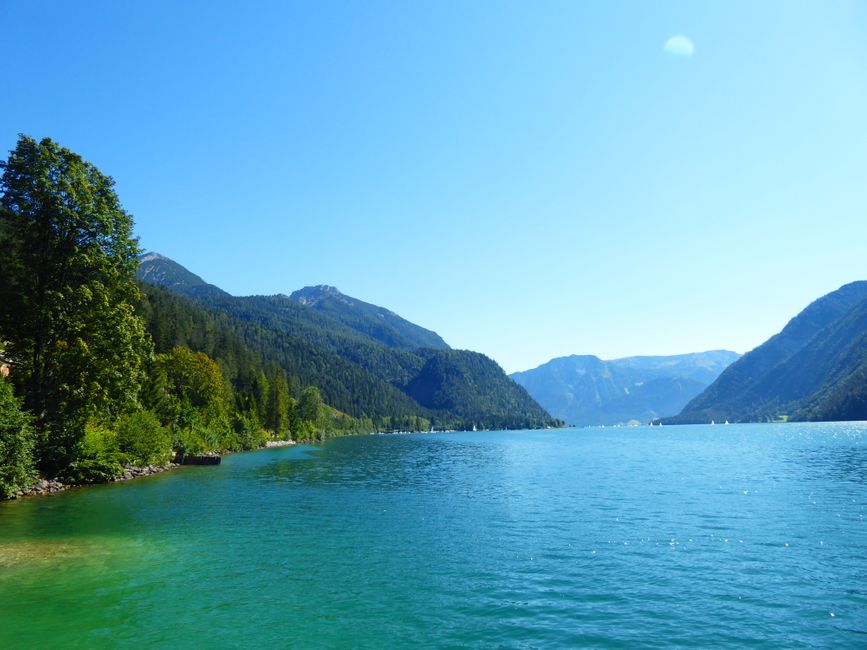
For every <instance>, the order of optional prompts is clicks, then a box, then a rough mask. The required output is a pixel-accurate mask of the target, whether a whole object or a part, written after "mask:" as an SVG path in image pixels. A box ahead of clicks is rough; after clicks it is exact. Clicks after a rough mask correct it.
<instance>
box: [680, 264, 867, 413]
mask: <svg viewBox="0 0 867 650" xmlns="http://www.w3.org/2000/svg"><path fill="white" fill-rule="evenodd" d="M865 301H867V282H864V281H860V282H853V283H850V284H847V285H845V286H843V287H841V288H840V289H838V290H836V291H833V292H831V293H829V294H827V295H825V296H823V297H821V298H819V299H818V300H815V301H814V302H812V303H811V304H810V305H809V306H807V308H806V309H804V310H803V311H802V312H801V313H799V314H798V315H797V316H795V317H794V318H792V320H790V321H789V323H788V324H787V325H786V327H785V328H783V330H782V331H781V332H779V333H778V334H776V335H774V336H773V337H771V338H770V339H768V340H767V341H766V342H765V343H763V344H762V345H760V346H759V347H757V348H756V349H754V350H752V351H751V352H748V353H747V354H745V355H744V356H743V357H742V358H741V359H740V360H738V361H737V362H736V363H734V364H732V365H731V366H730V367H729V368H728V369H727V370H726V371H725V372H723V373H722V374H721V375H720V376H719V378H718V379H717V380H716V381H715V382H714V383H713V384H711V385H710V386H709V387H708V388H707V389H706V390H705V391H704V392H703V393H701V394H700V395H698V396H697V397H696V398H695V399H693V400H692V401H691V402H690V403H689V404H687V405H686V407H685V408H684V410H683V412H682V413H681V414H680V415H678V416H676V417H674V418H670V419H668V420H665V421H667V422H670V423H686V422H708V421H710V420H716V421H723V420H726V419H727V420H730V421H733V422H734V421H756V420H759V421H761V420H768V419H770V420H773V419H778V418H782V417H787V418H789V419H849V418H851V417H856V416H858V415H859V414H860V413H863V402H864V396H865V384H864V383H863V381H861V379H859V378H863V377H864V373H865V369H864V363H865V356H867V302H865ZM865 415H867V414H865Z"/></svg>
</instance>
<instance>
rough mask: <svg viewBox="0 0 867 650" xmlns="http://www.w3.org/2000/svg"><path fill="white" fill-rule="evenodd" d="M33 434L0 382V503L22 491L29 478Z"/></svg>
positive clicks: (9, 388) (5, 385) (8, 389)
mask: <svg viewBox="0 0 867 650" xmlns="http://www.w3.org/2000/svg"><path fill="white" fill-rule="evenodd" d="M33 442H34V441H33V431H32V429H31V428H30V416H29V415H27V413H25V412H24V411H23V410H22V409H21V405H20V404H19V402H18V400H17V399H15V396H14V395H13V394H12V385H11V384H10V383H9V382H8V381H6V380H5V379H3V378H0V499H3V498H6V497H9V496H10V495H12V494H13V493H14V492H15V491H16V490H18V489H20V488H22V487H24V485H25V484H26V483H27V482H28V480H29V479H30V477H31V476H32V474H33Z"/></svg>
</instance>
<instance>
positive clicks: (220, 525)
mask: <svg viewBox="0 0 867 650" xmlns="http://www.w3.org/2000/svg"><path fill="white" fill-rule="evenodd" d="M865 511H867V424H865V423H839V424H804V425H800V424H786V425H731V426H723V425H717V426H715V427H710V426H697V427H663V428H637V429H612V428H606V429H578V430H574V429H567V430H558V431H535V432H530V431H523V432H479V433H449V434H433V435H407V436H364V437H353V438H342V439H335V440H332V441H329V442H328V443H326V444H325V445H323V446H321V447H318V448H312V447H306V448H301V447H295V448H283V449H273V450H266V451H259V452H253V453H248V454H237V455H233V456H229V457H226V458H224V460H223V465H221V466H219V467H191V468H182V469H180V470H177V471H174V472H170V473H167V474H163V475H159V476H155V477H150V478H147V479H141V480H138V481H132V482H129V483H124V484H115V485H108V486H97V487H93V488H86V489H80V490H75V491H71V492H68V493H64V494H61V495H59V496H55V497H50V498H37V499H29V500H21V501H17V502H4V503H0V647H2V648H18V647H20V648H38V647H54V648H92V647H107V648H108V647H136V648H141V647H164V648H178V647H189V648H201V647H212V648H227V647H228V648H231V647H335V648H336V647H367V648H392V647H408V648H409V647H490V648H494V647H505V648H571V647H600V648H608V647H610V648H631V647H672V646H677V647H700V648H705V647H744V646H749V647H767V648H780V647H785V648H801V647H803V648H815V647H835V648H857V647H867V522H865V514H867V512H865Z"/></svg>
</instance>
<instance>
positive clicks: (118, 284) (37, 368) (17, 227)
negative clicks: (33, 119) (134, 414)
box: [0, 136, 150, 474]
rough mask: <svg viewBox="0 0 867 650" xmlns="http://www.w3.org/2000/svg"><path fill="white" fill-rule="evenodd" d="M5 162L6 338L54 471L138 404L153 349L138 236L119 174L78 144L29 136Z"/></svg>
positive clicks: (0, 209) (1, 219)
mask: <svg viewBox="0 0 867 650" xmlns="http://www.w3.org/2000/svg"><path fill="white" fill-rule="evenodd" d="M0 169H2V171H3V174H2V178H0V192H2V197H0V250H2V251H3V254H2V255H0V340H3V341H5V342H6V354H7V355H8V357H9V358H10V359H12V361H13V362H14V368H15V371H14V373H13V379H14V382H15V383H16V385H17V387H18V389H19V391H20V393H21V394H22V395H23V396H24V400H25V402H24V403H25V406H26V408H27V409H28V410H29V411H31V412H32V413H33V414H34V415H35V417H36V425H37V427H38V428H39V429H40V431H42V432H43V433H44V435H43V436H42V438H41V442H40V450H39V453H40V463H41V464H42V466H43V469H44V470H45V471H46V472H47V473H49V474H53V473H56V472H57V471H59V470H61V469H62V468H63V467H65V466H66V465H68V464H69V462H70V461H72V460H73V459H74V457H75V450H76V447H77V444H78V442H79V441H80V440H81V438H82V436H83V434H84V426H85V423H86V422H87V421H88V419H90V418H93V417H101V416H109V417H111V416H115V415H117V414H119V413H121V412H123V411H125V410H126V409H128V408H129V407H131V406H133V405H134V404H135V402H136V399H137V394H138V390H139V386H140V383H141V377H142V364H143V361H144V360H145V359H146V358H147V356H148V355H149V351H150V339H149V337H148V336H147V335H146V334H145V331H144V327H143V325H142V322H141V320H140V319H139V318H138V317H137V316H136V315H135V313H134V308H133V305H134V304H135V302H136V301H137V299H138V289H137V287H136V284H135V271H136V268H137V254H138V245H137V241H136V240H135V239H134V237H133V235H132V228H133V221H132V218H131V216H130V215H129V214H128V213H126V212H125V211H124V210H123V208H122V207H121V205H120V202H119V200H118V198H117V195H116V194H115V192H114V189H113V184H114V181H113V180H112V179H111V178H110V177H108V176H105V175H103V174H102V173H101V172H100V171H99V170H98V169H97V168H96V167H94V166H93V165H91V164H90V163H88V162H85V161H84V160H83V159H82V158H81V157H79V156H78V155H76V154H75V153H73V152H72V151H69V150H68V149H64V148H63V147H60V146H59V145H57V144H56V143H54V142H52V141H51V140H50V139H48V138H46V139H44V140H42V141H41V142H36V141H35V140H34V139H32V138H29V137H27V136H21V137H20V138H19V140H18V144H17V146H16V148H15V149H14V150H13V151H12V152H11V153H10V156H9V159H8V160H7V161H6V162H5V163H0Z"/></svg>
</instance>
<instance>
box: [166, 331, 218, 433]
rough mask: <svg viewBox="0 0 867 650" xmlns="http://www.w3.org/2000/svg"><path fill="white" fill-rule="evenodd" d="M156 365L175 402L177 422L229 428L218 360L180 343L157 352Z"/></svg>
mask: <svg viewBox="0 0 867 650" xmlns="http://www.w3.org/2000/svg"><path fill="white" fill-rule="evenodd" d="M156 365H157V367H158V368H159V370H158V372H159V373H161V375H162V377H164V378H165V379H164V381H165V386H166V390H167V393H168V397H169V398H170V399H172V400H173V401H174V403H175V405H176V406H175V408H174V412H175V413H176V418H177V419H176V421H175V422H174V424H177V425H178V426H179V427H181V428H189V427H196V426H202V427H206V428H210V429H214V430H216V431H217V432H225V431H226V430H228V424H229V420H228V409H227V401H228V400H227V399H226V382H225V380H224V379H223V372H222V371H221V370H220V366H219V364H218V363H217V362H216V361H214V360H213V359H211V358H210V357H209V356H208V355H207V354H205V353H204V352H193V351H192V350H190V349H189V348H185V347H180V346H178V347H176V348H174V349H173V350H172V351H171V352H168V353H167V354H160V355H157V359H156Z"/></svg>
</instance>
